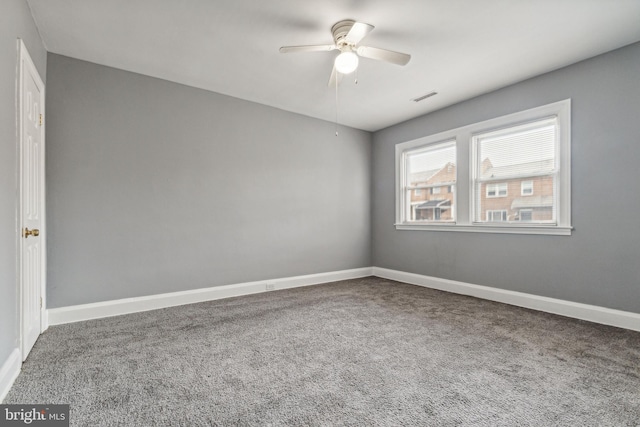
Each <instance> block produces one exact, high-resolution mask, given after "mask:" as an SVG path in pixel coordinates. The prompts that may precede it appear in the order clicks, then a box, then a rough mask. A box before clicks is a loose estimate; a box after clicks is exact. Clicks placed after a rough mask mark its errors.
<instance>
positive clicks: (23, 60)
mask: <svg viewBox="0 0 640 427" xmlns="http://www.w3.org/2000/svg"><path fill="white" fill-rule="evenodd" d="M18 52H19V54H18V76H17V92H18V93H17V97H18V99H17V102H16V107H17V108H18V111H17V119H18V120H17V126H18V132H17V134H18V140H17V143H18V147H17V148H18V156H17V160H18V168H17V171H18V177H17V178H18V180H17V181H18V194H19V196H18V197H19V198H18V206H17V215H18V218H17V224H18V230H17V239H18V245H17V247H16V248H17V251H18V256H17V269H18V274H17V277H18V313H19V316H18V328H19V331H18V337H19V342H18V345H19V347H18V348H19V349H20V352H21V354H22V358H23V360H24V357H25V351H24V337H23V334H24V331H23V324H24V304H23V283H22V249H23V243H24V238H23V237H22V230H23V229H24V224H23V218H22V205H23V194H22V164H23V163H22V161H23V159H22V156H23V152H24V150H23V145H24V144H23V138H24V135H23V133H24V132H23V124H24V120H25V119H24V108H23V96H24V79H23V76H24V71H25V69H28V70H29V71H30V73H31V74H32V76H33V78H34V80H35V82H36V85H37V86H38V89H39V90H40V100H39V101H40V105H41V108H42V115H43V117H45V85H44V82H43V81H42V78H41V77H40V73H38V69H37V68H36V66H35V64H34V63H33V60H32V59H31V55H29V51H28V50H27V47H26V46H25V44H24V42H23V41H22V39H18ZM44 129H45V121H44V119H43V121H42V125H41V126H40V138H41V139H40V141H41V143H42V150H43V156H42V162H41V163H40V168H41V170H40V177H41V180H42V182H41V184H42V186H41V188H42V194H41V198H42V199H41V203H42V205H41V206H42V224H41V225H40V239H41V241H40V251H41V254H40V259H41V260H42V263H41V278H42V279H41V289H40V296H41V298H42V304H41V306H40V333H41V334H42V333H43V332H44V331H45V330H46V329H47V326H48V325H47V317H46V306H47V298H46V295H47V294H46V283H47V258H46V256H47V240H46V239H47V230H46V205H45V201H46V197H45V195H46V185H45V184H46V179H45V170H46V167H45V155H44V153H45V131H44Z"/></svg>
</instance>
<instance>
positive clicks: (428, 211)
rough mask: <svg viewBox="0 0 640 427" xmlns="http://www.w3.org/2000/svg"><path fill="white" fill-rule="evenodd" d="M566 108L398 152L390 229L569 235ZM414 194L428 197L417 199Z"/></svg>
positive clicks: (490, 123)
mask: <svg viewBox="0 0 640 427" xmlns="http://www.w3.org/2000/svg"><path fill="white" fill-rule="evenodd" d="M570 107H571V101H570V100H565V101H560V102H556V103H553V104H549V105H545V106H542V107H537V108H533V109H530V110H526V111H521V112H518V113H514V114H510V115H507V116H503V117H498V118H495V119H491V120H487V121H484V122H480V123H474V124H471V125H468V126H464V127H461V128H457V129H452V130H450V131H445V132H441V133H438V134H436V135H431V136H427V137H424V138H420V139H416V140H413V141H407V142H403V143H401V144H397V145H396V224H395V225H396V228H397V229H400V230H437V231H443V230H444V231H474V232H490V233H521V234H554V235H570V234H571V205H570V201H571V194H570V190H571V182H570V180H571V155H570V153H571V140H570V117H571V114H570ZM457 167H459V170H456V168H457ZM458 175H459V176H460V177H461V181H457V176H458ZM417 189H420V190H427V191H423V192H422V194H424V195H423V196H422V197H421V198H420V199H415V198H414V197H413V195H415V190H417ZM534 190H535V193H534ZM425 193H426V194H425Z"/></svg>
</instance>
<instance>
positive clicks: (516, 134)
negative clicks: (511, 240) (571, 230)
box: [473, 117, 558, 224]
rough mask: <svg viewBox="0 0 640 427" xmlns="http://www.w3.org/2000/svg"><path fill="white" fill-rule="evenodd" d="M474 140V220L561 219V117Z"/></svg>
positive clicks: (554, 221) (477, 135)
mask: <svg viewBox="0 0 640 427" xmlns="http://www.w3.org/2000/svg"><path fill="white" fill-rule="evenodd" d="M473 144H474V156H475V157H474V162H475V168H474V169H475V173H474V186H473V192H474V207H475V209H474V210H475V215H474V221H475V222H496V221H501V222H502V221H506V222H512V223H518V222H520V221H526V222H527V223H541V224H555V223H556V218H557V209H558V203H557V191H556V181H557V172H558V167H557V162H556V157H557V154H556V153H557V152H558V122H557V118H556V117H551V118H546V119H543V120H538V121H535V122H532V123H527V124H521V125H517V126H511V127H507V128H503V129H499V130H495V131H491V132H485V133H480V134H476V135H474V136H473ZM534 187H535V188H537V189H539V191H536V194H532V192H533V188H534ZM523 210H524V211H525V212H527V214H526V217H525V218H522V217H521V214H520V212H522V211H523ZM498 211H499V212H502V213H501V214H500V219H499V220H498V218H497V215H496V214H495V212H498Z"/></svg>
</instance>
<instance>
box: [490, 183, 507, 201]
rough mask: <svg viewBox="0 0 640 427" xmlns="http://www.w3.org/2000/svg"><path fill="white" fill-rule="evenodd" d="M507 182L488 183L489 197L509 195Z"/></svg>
mask: <svg viewBox="0 0 640 427" xmlns="http://www.w3.org/2000/svg"><path fill="white" fill-rule="evenodd" d="M507 188H508V187H507V183H506V182H501V183H500V184H494V183H491V184H487V197H507Z"/></svg>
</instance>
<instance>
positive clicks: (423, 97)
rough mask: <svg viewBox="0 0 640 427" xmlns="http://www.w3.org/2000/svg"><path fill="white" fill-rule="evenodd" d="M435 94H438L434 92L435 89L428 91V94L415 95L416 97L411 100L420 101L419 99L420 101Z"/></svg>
mask: <svg viewBox="0 0 640 427" xmlns="http://www.w3.org/2000/svg"><path fill="white" fill-rule="evenodd" d="M437 94H438V92H436V91H433V92H429V93H428V94H426V95H422V96H419V97H417V98H414V99H412V101H413V102H420V101H422V100H424V99H427V98H431V97H432V96H435V95H437Z"/></svg>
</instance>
